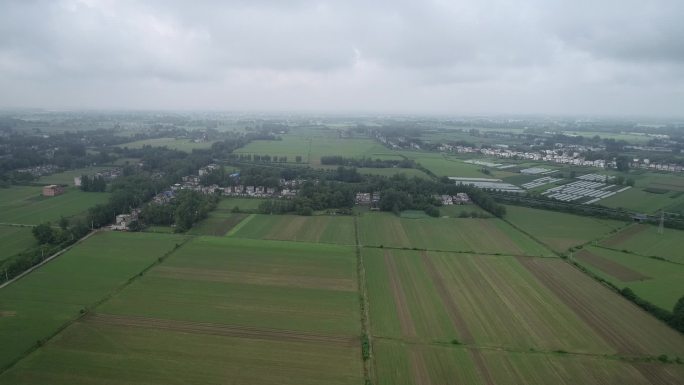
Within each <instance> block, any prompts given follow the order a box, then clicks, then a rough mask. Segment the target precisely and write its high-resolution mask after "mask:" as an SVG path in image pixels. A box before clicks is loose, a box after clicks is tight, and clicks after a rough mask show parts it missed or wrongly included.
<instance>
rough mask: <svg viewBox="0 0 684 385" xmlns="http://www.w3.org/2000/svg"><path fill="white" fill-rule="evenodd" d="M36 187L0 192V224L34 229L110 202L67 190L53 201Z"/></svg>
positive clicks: (97, 195)
mask: <svg viewBox="0 0 684 385" xmlns="http://www.w3.org/2000/svg"><path fill="white" fill-rule="evenodd" d="M41 192H42V187H39V186H13V187H10V188H6V189H0V223H18V224H27V225H35V224H39V223H42V222H47V221H52V222H54V223H56V222H57V221H58V220H59V218H60V216H65V217H71V216H74V215H77V214H81V213H83V212H84V211H86V210H87V209H88V208H90V207H92V206H95V205H97V204H99V203H104V202H106V201H107V199H109V193H93V192H83V191H81V190H78V189H76V188H73V187H72V188H67V189H66V192H65V193H64V194H62V195H58V196H56V197H44V196H42V195H41Z"/></svg>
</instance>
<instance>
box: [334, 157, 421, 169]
mask: <svg viewBox="0 0 684 385" xmlns="http://www.w3.org/2000/svg"><path fill="white" fill-rule="evenodd" d="M321 164H324V165H337V166H345V167H371V168H391V167H399V168H415V167H416V162H415V161H413V160H411V159H401V160H397V159H379V158H378V159H372V158H365V157H364V158H361V159H357V158H346V157H343V156H339V155H331V156H323V157H321Z"/></svg>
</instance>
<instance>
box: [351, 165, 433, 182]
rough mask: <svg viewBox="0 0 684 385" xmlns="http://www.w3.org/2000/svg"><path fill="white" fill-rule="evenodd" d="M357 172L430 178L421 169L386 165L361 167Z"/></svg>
mask: <svg viewBox="0 0 684 385" xmlns="http://www.w3.org/2000/svg"><path fill="white" fill-rule="evenodd" d="M356 170H357V171H358V172H359V174H369V175H381V176H393V175H398V174H404V175H406V176H407V177H409V178H412V177H414V176H416V177H419V178H424V179H430V176H429V175H428V174H426V173H424V172H422V171H421V170H418V169H415V168H394V167H388V168H370V167H362V168H358V169H356Z"/></svg>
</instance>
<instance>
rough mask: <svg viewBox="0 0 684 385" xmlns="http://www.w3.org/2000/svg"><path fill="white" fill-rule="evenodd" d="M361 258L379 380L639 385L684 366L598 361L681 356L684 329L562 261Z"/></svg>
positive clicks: (380, 254) (388, 253)
mask: <svg viewBox="0 0 684 385" xmlns="http://www.w3.org/2000/svg"><path fill="white" fill-rule="evenodd" d="M363 256H364V261H365V266H366V274H367V282H368V283H367V284H368V293H369V301H370V305H369V308H370V317H371V328H372V334H373V336H374V348H375V357H376V359H375V363H376V371H377V383H379V384H420V383H430V382H431V383H452V382H454V381H456V380H454V378H456V379H458V380H459V381H461V382H464V383H475V384H477V383H482V384H491V383H497V384H498V383H504V384H507V383H511V384H517V383H538V384H546V383H549V381H552V382H553V383H563V384H566V383H567V384H574V383H577V381H578V379H579V378H581V379H583V381H582V382H581V383H587V384H602V383H605V382H606V381H608V382H609V383H611V381H613V380H615V379H616V378H621V379H623V380H624V381H625V383H627V384H649V383H651V382H650V381H653V380H655V379H656V378H660V377H662V378H668V377H671V378H677V376H679V375H681V374H682V373H683V372H684V371H683V370H682V368H681V367H679V366H678V365H661V364H648V367H647V368H645V367H644V365H647V364H645V363H644V364H636V365H630V364H628V363H623V362H621V361H619V360H613V359H610V358H608V359H606V358H605V356H606V355H608V356H610V355H613V354H619V355H635V356H647V357H652V356H655V355H659V354H668V355H670V356H671V357H672V356H677V355H681V354H682V352H684V337H682V336H681V335H680V334H679V333H677V332H675V331H673V330H672V329H670V328H669V327H667V326H666V325H664V324H662V323H660V322H659V321H657V320H656V319H654V318H653V317H652V316H650V315H648V314H646V313H645V312H643V311H642V310H641V309H639V308H637V307H636V306H634V305H633V304H632V303H630V302H628V301H627V300H625V299H623V298H621V297H619V296H616V295H615V293H614V292H612V291H611V290H609V289H607V288H605V287H603V286H602V285H601V284H599V283H598V282H596V281H595V280H593V279H591V278H589V277H587V276H586V275H585V274H583V273H582V272H580V271H579V270H578V269H576V268H574V267H572V266H571V265H570V264H568V263H566V262H564V261H562V260H560V259H553V258H529V257H504V256H482V255H466V254H450V253H438V252H427V253H425V252H419V251H405V250H380V249H374V250H373V249H364V250H363ZM554 367H555V368H559V367H562V370H554V369H553V368H554ZM454 376H456V377H454ZM665 383H668V382H665ZM674 383H676V382H674Z"/></svg>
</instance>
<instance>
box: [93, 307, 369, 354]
mask: <svg viewBox="0 0 684 385" xmlns="http://www.w3.org/2000/svg"><path fill="white" fill-rule="evenodd" d="M80 322H86V323H97V324H105V325H113V326H125V327H138V328H149V329H161V330H169V331H175V332H182V333H196V334H208V335H215V336H224V337H239V338H249V339H259V340H271V341H291V342H313V343H325V344H326V345H336V346H345V347H357V346H358V338H357V337H349V336H336V335H330V334H319V333H309V332H300V331H292V330H279V329H262V328H255V327H250V326H236V325H224V324H216V323H209V322H192V321H178V320H169V319H161V318H148V317H138V316H121V315H113V314H102V313H97V314H92V315H88V316H87V317H84V318H82V319H81V320H80Z"/></svg>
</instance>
